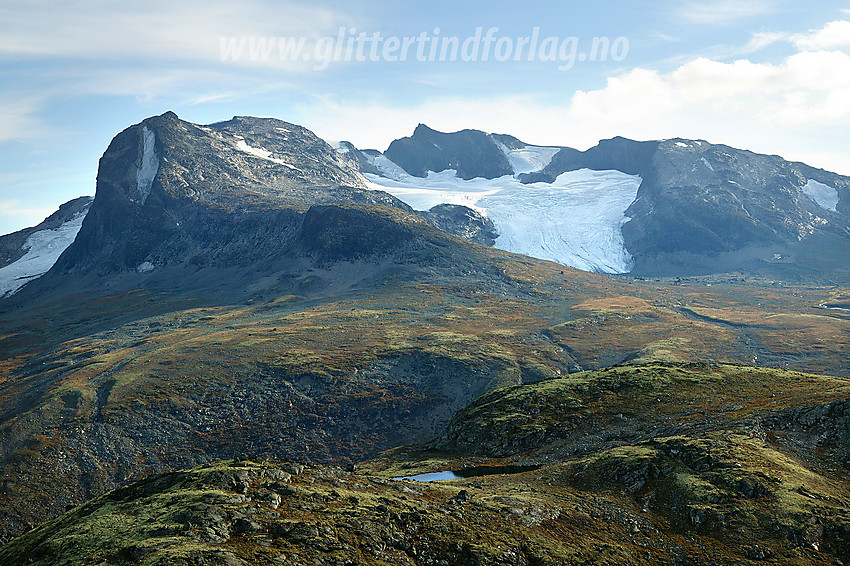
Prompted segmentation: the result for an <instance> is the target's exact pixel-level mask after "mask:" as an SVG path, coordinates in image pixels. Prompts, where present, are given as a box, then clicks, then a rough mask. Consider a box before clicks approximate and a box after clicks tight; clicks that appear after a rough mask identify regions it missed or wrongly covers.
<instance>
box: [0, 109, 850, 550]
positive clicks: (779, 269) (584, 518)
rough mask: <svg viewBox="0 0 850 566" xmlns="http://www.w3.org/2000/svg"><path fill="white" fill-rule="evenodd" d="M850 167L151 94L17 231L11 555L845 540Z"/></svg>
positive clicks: (10, 343) (6, 530) (4, 474)
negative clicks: (73, 183) (401, 134)
mask: <svg viewBox="0 0 850 566" xmlns="http://www.w3.org/2000/svg"><path fill="white" fill-rule="evenodd" d="M848 182H850V179H848V178H846V177H842V176H840V175H836V174H833V173H829V172H826V171H822V170H818V169H814V168H811V167H808V166H806V165H804V164H800V163H792V162H788V161H785V160H783V159H781V158H779V157H776V156H765V155H759V154H755V153H751V152H747V151H743V150H736V149H733V148H730V147H727V146H722V145H713V144H709V143H707V142H705V141H698V140H680V139H675V140H665V141H652V142H636V141H631V140H626V139H624V138H614V139H612V140H605V141H602V142H600V143H599V145H598V146H596V147H594V148H591V149H589V150H587V151H577V150H574V149H570V148H566V147H542V146H533V145H529V144H526V143H524V142H521V141H519V140H518V139H516V138H514V137H511V136H508V135H499V134H487V133H484V132H479V131H474V130H464V131H461V132H456V133H440V132H436V131H434V130H431V129H430V128H428V127H426V126H422V125H420V126H419V127H417V128H416V130H415V132H414V133H413V135H412V136H411V137H409V138H403V139H400V140H396V141H394V142H393V143H392V144H390V146H389V148H388V149H387V150H386V151H385V152H383V153H382V152H379V151H376V150H360V149H358V148H356V147H355V146H354V145H352V144H350V143H347V142H342V143H340V144H339V145H338V146H337V147H332V146H330V145H329V144H327V143H326V142H324V141H323V140H321V139H320V138H318V137H317V136H316V135H315V134H313V133H312V132H310V131H309V130H307V129H305V128H303V127H301V126H297V125H295V124H291V123H288V122H284V121H281V120H276V119H261V118H251V117H235V118H233V119H231V120H228V121H226V122H220V123H215V124H209V125H196V124H192V123H189V122H186V121H184V120H181V119H179V118H178V117H177V116H176V115H175V114H174V113H171V112H168V113H165V114H163V115H161V116H154V117H151V118H148V119H146V120H144V121H143V122H142V123H140V124H137V125H134V126H131V127H129V128H127V129H126V130H124V131H123V132H121V133H119V134H118V135H117V136H116V137H115V138H114V139H113V140H112V142H111V143H110V145H109V147H108V148H107V149H106V151H105V153H104V154H103V157H102V158H101V160H100V164H99V168H98V176H97V185H96V194H95V197H94V198H93V199H91V198H87V197H81V198H80V199H77V200H74V201H71V202H69V203H67V204H65V205H63V206H62V207H61V208H60V210H59V211H58V212H57V213H56V214H54V215H52V216H51V217H49V218H48V219H47V220H45V221H44V222H43V223H42V224H40V225H38V226H36V227H33V228H30V229H27V230H23V231H20V232H16V233H14V234H10V235H7V236H3V237H2V238H0V252H2V254H0V260H2V263H0V290H2V294H3V295H4V296H3V297H2V298H0V493H2V494H3V498H2V500H0V538H2V540H4V541H10V542H8V543H7V544H6V545H5V546H3V547H2V548H0V559H1V560H0V561H2V562H3V563H4V564H63V563H67V564H88V563H92V564H100V563H114V564H134V563H142V564H187V565H188V564H275V563H288V564H308V563H319V564H345V563H354V564H357V563H364V564H443V563H445V564H467V563H468V564H562V563H570V564H572V563H575V564H583V563H598V564H624V563H635V564H643V563H647V564H648V563H664V564H706V565H707V564H717V563H741V564H749V563H759V562H761V561H763V560H773V561H775V562H778V563H788V564H835V563H836V561H843V562H847V561H848V560H850V534H848V533H850V494H848V490H847V486H846V481H847V479H846V478H847V473H848V469H850V468H848V466H850V461H848V451H847V450H846V447H847V442H848V438H850V417H848V409H847V407H846V397H847V391H848V386H850V382H848V377H850V368H848V366H847V364H846V360H847V359H848V357H850V332H848V330H850V318H848V317H850V315H848V300H850V292H848V290H847V288H846V281H847V275H848V271H847V262H846V258H847V257H848V251H850V249H848V242H850V231H848V226H850V224H848V219H847V215H848V212H850V209H848V204H847V203H848V200H850V192H849V191H850V184H848ZM181 469H182V470H183V471H179V470H181ZM448 471H451V472H452V474H451V475H449V476H445V477H452V478H453V479H448V480H444V481H439V482H435V483H427V484H423V483H411V482H409V481H406V480H400V479H395V478H400V477H404V476H416V475H418V474H420V473H429V472H448ZM455 472H456V473H455ZM115 489H117V491H111V490H115ZM31 529H32V530H31ZM577 533H581V536H579V535H578V534H577ZM16 537H17V538H16ZM81 541H84V542H81Z"/></svg>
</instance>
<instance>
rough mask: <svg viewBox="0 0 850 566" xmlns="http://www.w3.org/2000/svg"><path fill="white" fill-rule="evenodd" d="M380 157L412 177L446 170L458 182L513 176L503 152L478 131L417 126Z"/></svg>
mask: <svg viewBox="0 0 850 566" xmlns="http://www.w3.org/2000/svg"><path fill="white" fill-rule="evenodd" d="M384 155H385V156H386V157H387V158H389V159H391V160H392V161H393V162H394V163H396V164H397V165H399V166H401V167H402V168H404V170H405V171H407V172H408V173H410V174H411V175H414V176H416V177H425V176H426V175H427V173H428V171H444V170H446V169H455V170H456V171H457V174H458V176H459V177H460V178H461V179H472V178H474V177H484V178H485V179H494V178H496V177H501V176H502V175H511V174H513V169H512V168H511V165H510V163H508V160H507V158H506V157H505V155H504V153H502V151H501V150H500V149H499V147H498V146H497V145H496V143H495V142H494V141H493V140H492V139H491V138H490V137H489V136H488V135H487V134H485V133H484V132H480V131H478V130H461V131H460V132H455V133H451V134H446V133H442V132H438V131H436V130H432V129H431V128H429V127H428V126H426V125H424V124H419V125H418V126H417V127H416V130H414V132H413V135H412V136H411V137H408V138H401V139H397V140H395V141H394V142H392V143H391V144H390V147H389V148H387V151H386V152H384Z"/></svg>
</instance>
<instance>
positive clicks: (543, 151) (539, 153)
mask: <svg viewBox="0 0 850 566" xmlns="http://www.w3.org/2000/svg"><path fill="white" fill-rule="evenodd" d="M493 141H495V142H496V145H498V146H499V149H501V150H502V153H504V154H505V157H507V158H508V162H509V163H510V164H511V168H513V170H514V175H519V174H520V173H534V172H537V171H541V170H543V169H544V168H545V167H546V166H547V165H549V163H550V162H551V161H552V158H553V157H555V154H556V153H558V152H559V151H561V148H560V147H545V146H540V145H527V146H525V147H523V148H519V149H511V148H509V147H508V146H506V145H505V144H503V143H502V142H500V141H496V140H493Z"/></svg>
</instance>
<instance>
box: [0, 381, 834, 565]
mask: <svg viewBox="0 0 850 566" xmlns="http://www.w3.org/2000/svg"><path fill="white" fill-rule="evenodd" d="M780 388H781V393H778V394H776V395H775V396H773V393H771V391H779V390H780ZM848 390H850V381H848V380H846V379H841V378H831V377H825V376H816V375H810V374H801V373H796V372H788V371H783V370H768V369H760V368H747V367H740V366H728V365H706V364H648V365H638V366H629V367H619V368H610V369H604V370H599V371H593V372H585V373H581V374H575V375H570V376H565V377H562V378H555V379H550V380H545V381H542V382H539V383H535V384H526V385H519V386H510V387H507V388H503V389H499V390H497V391H494V392H491V393H489V394H487V395H484V396H483V397H481V398H480V399H479V400H477V401H476V402H475V403H473V404H472V405H471V406H470V407H469V408H467V409H464V410H462V411H460V412H459V413H458V414H457V415H456V416H455V418H454V419H453V420H452V424H451V425H450V427H449V432H448V434H447V435H446V436H445V437H444V438H443V439H442V440H441V441H438V442H437V443H436V444H432V445H430V446H427V445H422V446H418V447H407V448H402V449H397V450H394V451H391V452H388V453H386V454H384V455H382V456H381V457H380V458H377V459H375V460H372V461H369V462H364V463H361V464H359V465H358V466H357V467H356V471H345V470H343V469H340V468H333V467H331V468H329V467H323V466H307V467H306V468H303V469H302V467H301V466H299V465H295V464H291V463H275V462H266V463H263V464H258V463H253V462H219V463H214V464H209V465H204V466H199V467H196V468H194V469H191V470H187V471H184V472H177V473H171V474H166V475H162V476H154V477H152V478H149V479H147V480H144V481H142V482H140V483H138V484H134V485H132V486H129V487H127V488H122V489H120V490H118V491H116V492H114V493H112V494H108V495H105V496H103V497H101V498H99V499H96V500H94V501H92V502H90V503H87V504H85V505H83V506H81V507H78V508H76V509H74V510H71V511H70V512H68V513H66V514H64V515H63V516H61V517H59V518H57V519H54V520H52V521H50V522H48V523H46V524H44V525H42V526H40V527H39V528H37V529H35V530H33V531H30V532H29V533H27V534H26V535H24V536H22V537H19V538H17V539H15V540H14V541H12V542H10V543H8V544H7V545H6V546H4V547H2V548H0V561H2V563H4V564H10V566H13V565H17V564H69V565H70V564H74V565H85V564H100V563H110V564H148V565H154V564H187V565H188V564H199V565H200V564H231V565H242V564H279V563H286V564H293V565H299V564H351V563H356V564H521V565H529V564H553V565H554V564H585V563H594V564H604V565H612V566H613V565H617V564H647V565H648V564H689V565H695V566H696V565H709V564H742V565H743V564H757V563H763V560H765V559H767V560H769V562H768V563H773V564H795V565H796V564H801V565H808V564H838V563H839V562H838V561H839V560H840V561H846V560H847V559H848V557H850V544H848V543H850V540H848V536H847V535H848V533H850V492H848V483H847V477H846V474H847V472H848V469H847V468H846V467H845V466H844V465H843V464H842V463H840V462H838V461H837V460H836V458H837V457H838V456H837V454H836V453H835V452H830V451H829V450H826V449H825V448H828V445H830V444H831V445H832V447H833V448H835V447H836V445H839V444H841V443H842V442H843V443H844V445H845V446H846V445H847V438H848V437H850V419H848V418H845V419H844V421H841V420H840V419H839V420H836V419H831V420H828V421H824V420H822V419H821V420H819V419H818V418H816V417H815V415H816V414H817V413H818V408H819V407H824V406H834V405H835V402H836V401H837V402H838V403H845V404H846V401H845V400H846V397H847V393H848ZM707 391H708V392H712V394H713V399H714V402H713V403H712V402H710V401H707V400H706V398H707V397H709V398H711V396H707V395H706V392H707ZM731 401H737V403H736V404H735V405H734V406H733V405H730V402H731ZM830 404H832V405H830ZM650 405H651V406H650ZM640 421H643V422H642V423H640ZM824 427H825V428H824ZM638 429H642V430H644V433H642V434H639V435H638V436H634V435H633V434H632V432H634V430H638ZM603 430H607V431H616V430H619V431H620V434H619V436H616V437H614V436H611V435H609V436H608V437H605V438H603V437H600V436H599V434H598V433H599V432H600V431H603ZM830 434H833V435H834V434H838V435H839V436H840V438H831V439H830ZM841 435H843V436H841ZM824 438H827V439H830V442H825V443H824V442H823V439H824ZM807 439H808V441H806V440H807ZM488 440H491V441H496V442H495V443H494V442H488ZM500 440H501V441H502V442H501V443H500V442H499V441H500ZM819 440H820V442H819ZM821 444H826V445H827V446H822V445H821ZM435 446H438V447H439V450H435ZM571 448H577V449H576V450H572V449H571ZM839 459H841V458H839ZM507 464H526V465H527V464H534V466H533V467H532V469H529V470H528V471H524V472H520V473H500V472H504V471H507V469H506V468H503V469H501V470H500V469H498V468H494V467H495V466H505V465H507ZM482 466H490V470H489V473H487V474H484V475H478V476H471V477H467V478H466V479H458V480H451V481H444V482H439V483H431V484H421V483H413V482H407V481H393V480H391V479H390V478H392V477H394V476H399V475H408V474H410V473H413V472H416V471H426V470H433V469H445V468H451V469H474V468H476V467H477V469H479V470H481V469H482Z"/></svg>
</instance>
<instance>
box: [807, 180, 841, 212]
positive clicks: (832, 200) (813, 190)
mask: <svg viewBox="0 0 850 566" xmlns="http://www.w3.org/2000/svg"><path fill="white" fill-rule="evenodd" d="M803 192H804V193H806V195H807V196H808V197H809V198H810V199H812V200H813V201H815V202H816V203H817V204H818V206H819V207H821V208H824V209H826V210H831V211H832V212H838V210H837V209H836V208H835V207H836V206H838V191H837V190H836V189H834V188H832V187H830V186H829V185H825V184H823V183H819V182H817V181H813V180H811V179H809V180H808V181H807V182H806V184H805V185H803Z"/></svg>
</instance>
